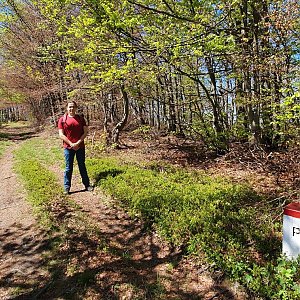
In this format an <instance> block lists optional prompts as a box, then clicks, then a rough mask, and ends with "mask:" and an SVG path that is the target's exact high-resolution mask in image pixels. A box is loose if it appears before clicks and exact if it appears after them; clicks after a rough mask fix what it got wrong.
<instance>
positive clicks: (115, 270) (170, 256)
mask: <svg viewBox="0 0 300 300" xmlns="http://www.w3.org/2000/svg"><path fill="white" fill-rule="evenodd" d="M26 138H27V137H26ZM15 147H18V142H15V143H14V148H15ZM13 159H14V158H13V153H12V149H8V150H7V151H6V152H5V154H4V155H3V157H2V158H1V160H0V164H1V173H0V222H1V228H0V299H15V300H16V299H18V300H19V299H103V300H108V299H116V300H121V299H122V300H134V299H206V300H208V299H211V300H213V299H227V300H228V299H243V298H242V297H241V296H239V295H238V294H237V293H236V291H232V290H230V289H228V287H227V286H224V285H222V284H221V283H220V282H218V281H216V280H214V279H213V278H212V277H211V274H210V273H209V272H208V271H207V269H206V267H205V266H199V265H196V264H194V263H193V262H192V261H190V260H188V259H186V258H184V257H183V256H182V254H181V252H180V251H179V250H178V249H172V248H171V247H169V246H168V245H167V244H166V243H164V242H163V241H162V240H160V238H159V237H158V236H157V235H156V234H155V232H152V233H151V232H149V231H147V230H145V228H144V225H143V224H142V223H141V222H140V221H139V220H134V219H132V218H130V217H129V216H128V214H127V213H126V212H125V211H124V210H122V209H120V208H119V207H118V206H117V205H115V204H114V201H112V199H110V198H107V197H106V196H105V195H103V193H101V191H100V190H99V189H96V190H95V191H94V192H85V191H83V189H82V188H83V186H82V184H81V182H80V181H81V180H80V176H79V175H78V171H76V170H75V173H74V176H73V186H72V189H71V192H72V193H71V194H70V195H69V196H67V199H70V200H73V201H74V202H75V203H76V204H77V205H78V206H79V208H77V209H72V208H71V207H68V205H69V204H68V201H63V203H65V205H66V209H67V210H68V209H69V211H67V210H66V211H65V213H64V214H63V216H62V219H61V221H62V222H63V223H65V224H66V225H67V227H66V228H68V232H69V236H68V237H67V240H66V244H65V245H62V246H61V249H60V253H59V255H60V258H61V259H62V260H61V261H62V262H63V264H62V265H60V267H59V268H60V273H57V270H54V273H52V274H49V273H47V272H46V271H45V262H44V261H43V254H44V253H45V251H46V249H47V246H48V241H49V237H48V236H47V235H46V233H44V232H43V231H42V230H41V229H40V228H39V227H38V225H37V222H36V220H35V219H34V217H33V216H32V211H31V208H30V206H29V205H28V204H27V203H26V201H25V197H26V195H25V194H24V189H23V188H22V185H21V184H20V183H19V182H18V180H17V177H16V175H15V174H14V171H13ZM50 169H51V170H52V171H53V172H55V173H56V175H57V178H58V180H60V181H61V183H62V170H61V169H60V167H57V166H52V167H50ZM67 199H65V200H67ZM76 210H79V211H76ZM78 213H80V214H82V215H83V216H84V218H83V220H86V222H87V223H89V224H86V225H87V226H85V225H84V226H82V225H78V224H76V222H77V221H76V220H77V219H76V215H77V214H78ZM90 225H91V226H92V227H93V228H96V231H97V232H98V233H99V234H98V236H99V237H97V235H93V234H90V233H89V232H87V230H86V228H88V226H90ZM76 226H78V227H76ZM80 226H81V228H79V227H80ZM64 263H65V264H64ZM55 272H56V273H55ZM55 274H56V275H55ZM51 275H55V276H56V279H55V280H53V278H54V277H53V276H52V277H51ZM33 296H34V298H32V297H33Z"/></svg>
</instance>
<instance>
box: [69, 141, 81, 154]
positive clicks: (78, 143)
mask: <svg viewBox="0 0 300 300" xmlns="http://www.w3.org/2000/svg"><path fill="white" fill-rule="evenodd" d="M80 143H81V140H78V141H77V142H76V143H71V145H70V146H71V148H72V149H73V150H75V151H77V150H78V149H79V145H80Z"/></svg>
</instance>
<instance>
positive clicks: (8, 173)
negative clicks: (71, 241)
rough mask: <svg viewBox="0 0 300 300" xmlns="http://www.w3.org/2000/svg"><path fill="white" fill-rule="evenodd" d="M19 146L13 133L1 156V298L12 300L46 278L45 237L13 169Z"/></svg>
mask: <svg viewBox="0 0 300 300" xmlns="http://www.w3.org/2000/svg"><path fill="white" fill-rule="evenodd" d="M19 146H20V142H19V139H17V136H14V140H13V144H12V146H10V147H8V148H7V149H6V151H5V152H4V154H3V155H2V157H1V158H0V166H1V172H0V299H3V300H4V299H12V298H13V297H14V295H18V294H20V292H21V290H23V291H26V290H27V289H28V288H29V289H32V288H36V287H38V285H39V284H40V283H42V282H43V281H45V280H46V279H47V278H48V274H47V271H46V270H45V269H44V268H43V251H44V250H43V249H44V246H45V243H46V242H47V238H46V235H45V233H44V232H43V230H41V229H40V227H39V226H38V225H37V222H36V220H35V218H34V217H33V214H32V209H31V206H30V205H29V203H27V202H26V201H25V199H26V193H25V192H24V188H23V187H22V185H21V183H20V182H19V181H18V179H17V175H16V174H15V172H14V170H13V164H14V154H13V151H14V150H15V149H16V148H17V147H19ZM14 299H15V298H14ZM24 299H25V298H24Z"/></svg>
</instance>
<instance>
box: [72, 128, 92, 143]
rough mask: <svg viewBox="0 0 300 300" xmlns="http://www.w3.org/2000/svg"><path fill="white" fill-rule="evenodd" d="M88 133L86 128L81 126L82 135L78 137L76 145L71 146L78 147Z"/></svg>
mask: <svg viewBox="0 0 300 300" xmlns="http://www.w3.org/2000/svg"><path fill="white" fill-rule="evenodd" d="M88 132H89V129H88V126H83V134H82V136H81V137H80V139H79V140H78V141H77V142H76V143H74V144H73V145H74V147H76V146H79V145H80V143H82V142H83V141H84V139H85V138H86V136H87V135H88Z"/></svg>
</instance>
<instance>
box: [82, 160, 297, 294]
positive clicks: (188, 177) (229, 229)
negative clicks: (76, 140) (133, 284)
mask: <svg viewBox="0 0 300 300" xmlns="http://www.w3.org/2000/svg"><path fill="white" fill-rule="evenodd" d="M87 165H88V168H89V173H90V174H91V175H92V177H93V178H94V180H95V181H96V182H97V183H98V184H99V185H100V186H101V187H102V188H103V189H105V190H106V191H107V192H108V193H109V194H111V195H113V196H114V197H115V198H116V199H118V200H120V201H121V203H123V205H124V206H126V208H127V209H128V210H129V212H130V213H131V214H133V215H139V216H140V217H142V218H143V219H144V220H145V221H147V222H150V223H152V224H153V225H154V226H155V227H156V228H157V230H158V231H159V233H160V234H161V235H163V236H164V237H165V238H166V239H167V240H169V241H170V242H171V243H173V244H175V245H182V246H184V247H186V249H187V251H188V252H189V253H192V254H194V255H201V257H202V256H203V254H204V256H205V257H206V259H207V261H208V262H209V263H211V264H212V265H214V266H215V267H216V268H220V269H222V270H223V272H224V273H225V274H226V275H227V276H229V277H230V278H231V279H232V280H236V281H238V282H240V283H242V284H243V285H244V286H245V287H246V288H247V289H249V291H251V292H252V293H254V294H255V295H258V296H260V297H263V299H299V287H300V286H299V285H298V283H296V281H295V280H296V279H297V276H298V275H299V274H298V272H299V271H298V269H299V268H297V263H293V262H287V261H285V260H283V259H281V258H280V257H281V256H280V250H281V241H280V239H279V238H278V236H279V234H278V233H279V232H278V230H280V229H281V228H280V226H278V224H274V222H273V219H272V216H271V214H270V211H271V208H270V207H268V205H267V204H265V203H264V202H263V199H261V198H260V197H259V196H258V195H257V194H256V193H255V192H254V191H253V190H252V189H251V188H250V187H248V186H245V185H241V184H234V183H232V182H230V181H229V180H227V179H225V178H214V177H209V176H207V175H206V174H205V173H203V172H202V173H201V172H187V171H185V170H175V169H174V168H171V167H170V168H168V167H164V168H161V167H159V166H157V165H154V166H153V165H147V166H142V167H141V166H140V167H139V166H134V165H126V164H122V163H119V162H118V161H117V160H112V159H94V160H91V161H89V162H88V164H87ZM273 210H274V209H273ZM277 213H278V212H277ZM278 257H279V258H278Z"/></svg>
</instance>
